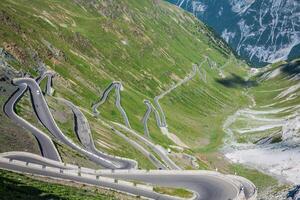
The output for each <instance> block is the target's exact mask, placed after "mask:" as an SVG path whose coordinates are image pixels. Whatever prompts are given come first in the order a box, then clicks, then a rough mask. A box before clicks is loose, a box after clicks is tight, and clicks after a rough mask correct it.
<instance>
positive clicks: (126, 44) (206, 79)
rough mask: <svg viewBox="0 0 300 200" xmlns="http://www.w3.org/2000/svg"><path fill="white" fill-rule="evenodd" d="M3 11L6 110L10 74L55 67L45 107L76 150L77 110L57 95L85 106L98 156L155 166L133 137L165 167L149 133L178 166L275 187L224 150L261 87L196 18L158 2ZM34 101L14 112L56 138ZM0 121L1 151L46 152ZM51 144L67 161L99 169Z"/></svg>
mask: <svg viewBox="0 0 300 200" xmlns="http://www.w3.org/2000/svg"><path fill="white" fill-rule="evenodd" d="M0 5H1V8H0V24H1V26H0V45H1V46H2V48H1V51H0V55H1V57H0V61H1V62H0V67H1V68H0V69H1V82H0V87H1V101H0V103H1V106H2V107H3V106H4V104H5V102H6V99H7V98H8V97H9V96H11V94H12V93H13V92H14V91H15V90H16V87H15V86H14V85H12V83H11V79H12V78H14V77H21V76H22V77H23V76H31V77H34V78H36V77H37V76H38V75H40V74H39V73H40V72H41V71H43V70H51V71H53V72H55V73H56V76H55V77H54V79H53V84H54V85H53V87H54V93H53V95H52V96H51V95H46V94H45V96H46V100H47V103H48V105H49V106H50V109H51V112H52V114H53V116H54V119H55V121H56V122H57V124H58V126H59V128H60V129H61V130H62V132H63V133H64V134H65V135H66V136H67V137H68V138H70V139H71V140H72V141H73V142H74V143H75V144H77V145H78V146H81V147H82V146H83V145H82V144H81V143H80V138H79V137H78V136H76V134H75V130H76V128H78V127H76V125H74V124H75V123H74V121H76V117H74V111H73V110H71V109H70V106H68V105H67V104H66V103H64V102H62V101H61V100H60V99H59V98H63V99H66V100H68V101H70V102H72V103H73V104H75V105H76V106H78V107H79V110H80V111H81V112H82V113H83V114H84V115H85V117H86V118H87V120H88V122H89V124H90V128H91V134H92V136H93V139H94V143H95V145H96V147H97V148H98V149H99V150H101V151H103V152H105V153H109V154H112V155H115V156H122V157H126V158H131V159H134V160H136V161H137V162H138V163H139V167H140V168H143V169H153V168H156V166H154V164H153V162H151V160H150V159H149V158H148V157H146V156H145V155H144V154H142V153H141V151H140V149H138V148H136V146H137V145H136V144H135V146H134V145H132V144H133V143H130V141H135V142H136V143H137V144H139V145H141V146H142V147H143V148H145V149H147V150H148V151H149V152H151V153H153V155H154V156H155V157H157V160H159V161H161V158H160V156H158V155H157V152H153V151H154V150H153V149H151V147H149V145H148V146H147V145H145V144H143V143H142V142H141V141H139V138H140V136H144V137H145V138H147V140H149V141H151V142H152V143H154V144H158V145H161V146H162V147H163V148H164V149H165V150H167V151H166V154H167V156H169V157H170V158H171V159H172V160H173V161H174V162H175V163H176V164H177V165H178V166H179V167H181V168H184V169H214V170H215V169H216V168H217V169H219V170H220V171H222V172H227V173H234V172H237V173H239V175H241V176H246V177H248V178H249V179H250V180H252V181H253V182H254V183H255V184H257V185H258V187H259V189H264V188H266V187H268V186H270V185H275V184H276V181H275V180H274V179H272V178H270V177H269V176H266V175H263V174H261V173H259V172H258V171H256V170H252V169H247V168H244V167H242V166H240V165H235V164H231V163H229V162H228V161H227V160H226V158H224V156H223V155H222V154H221V153H220V152H219V149H220V148H221V147H222V146H223V139H224V137H225V134H226V133H225V131H224V130H223V127H222V125H223V122H224V121H225V120H226V119H227V117H228V116H229V115H232V114H233V113H235V112H236V111H237V110H239V109H242V108H244V107H246V106H247V105H248V104H250V103H251V98H249V96H248V95H246V91H247V89H248V88H249V87H251V86H256V85H257V82H256V81H255V80H253V81H251V80H250V81H247V80H246V79H245V77H247V75H248V72H249V68H247V64H245V63H244V62H242V61H240V60H238V59H237V58H235V56H234V55H233V53H232V52H231V50H230V48H229V47H228V46H227V45H226V44H225V43H224V42H223V41H221V40H219V39H217V38H215V36H214V34H213V33H212V32H211V31H210V30H209V29H208V28H207V27H206V26H205V25H204V24H203V23H202V22H199V21H198V20H197V19H196V18H195V17H193V16H192V15H191V14H188V13H186V12H184V11H182V10H180V9H179V8H177V7H175V6H172V5H171V4H169V3H167V2H163V1H156V0H144V1H140V0H125V1H121V0H120V1H115V0H105V1H96V0H88V1H85V0H82V1H81V0H74V1H50V0H49V1H38V0H35V1H32V0H30V1H29V0H22V1H13V0H3V1H1V2H0ZM40 85H41V87H42V88H44V87H45V86H46V82H45V81H44V82H41V83H40ZM31 92H36V91H31ZM51 92H52V91H51ZM51 92H50V93H51ZM2 94H4V95H2ZM106 94H108V95H107V96H106ZM29 97H30V96H29V95H28V94H27V95H26V96H25V98H22V99H21V100H20V101H19V102H18V104H17V108H16V112H17V114H18V115H19V116H21V117H23V118H24V119H26V120H27V121H29V122H30V123H31V124H33V125H35V126H36V127H38V128H40V129H41V130H43V131H44V132H45V133H47V134H48V135H49V136H51V134H50V133H49V131H48V130H47V129H46V128H45V127H44V126H43V124H42V123H40V122H39V121H38V119H37V117H36V115H35V112H34V110H33V108H32V105H31V103H30V101H29V100H30V98H29ZM106 97H107V99H106ZM119 100H120V101H119ZM145 100H148V101H145ZM149 107H151V108H152V111H151V113H150V110H149ZM97 110H98V112H99V113H97ZM157 113H158V114H157ZM97 114H99V115H98V116H96V115H97ZM157 115H159V116H160V120H158V118H156V117H157ZM0 117H1V132H2V136H1V140H3V141H8V142H6V143H5V144H4V147H1V149H0V150H1V151H3V152H4V151H13V150H22V151H29V152H34V153H39V152H38V145H37V143H36V141H35V138H33V137H32V135H31V134H30V133H29V132H25V131H24V129H23V128H22V127H19V126H15V125H14V123H13V122H12V121H11V120H9V119H8V118H7V117H6V116H5V115H4V114H1V115H0ZM2 119H3V120H2ZM4 120H5V121H4ZM2 121H3V122H7V124H4V123H2ZM146 125H147V126H146ZM125 126H127V128H124V127H125ZM112 127H113V128H112ZM118 130H119V131H121V132H118ZM12 131H13V132H16V133H17V134H20V133H22V136H21V137H22V140H16V139H15V138H14V139H11V132H12ZM133 131H135V132H134V133H137V135H135V134H133ZM147 131H148V132H147ZM20 135H21V134H20ZM51 138H52V139H53V140H54V143H55V146H56V147H57V149H58V152H59V154H60V155H61V157H62V160H63V161H64V162H68V163H75V164H77V165H80V166H86V167H91V168H99V166H97V165H96V164H95V163H93V162H92V161H91V160H89V159H88V158H87V156H84V155H82V154H80V153H78V152H76V151H75V150H74V149H72V148H70V147H68V146H66V145H65V144H63V143H62V142H61V141H59V140H57V139H55V138H53V136H51ZM23 140H26V141H28V143H29V144H28V145H27V144H24V142H23ZM15 146H17V147H18V148H17V149H16V148H15ZM165 150H164V151H165ZM258 177H260V178H259V179H258Z"/></svg>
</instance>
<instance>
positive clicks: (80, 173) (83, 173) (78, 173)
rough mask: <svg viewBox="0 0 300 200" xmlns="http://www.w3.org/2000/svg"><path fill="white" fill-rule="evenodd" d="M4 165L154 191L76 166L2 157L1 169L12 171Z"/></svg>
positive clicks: (148, 186) (145, 185) (149, 187)
mask: <svg viewBox="0 0 300 200" xmlns="http://www.w3.org/2000/svg"><path fill="white" fill-rule="evenodd" d="M2 163H6V164H9V165H13V166H19V167H22V168H27V169H33V170H38V171H40V172H42V171H47V172H52V173H55V174H64V175H67V176H69V177H70V179H69V180H72V178H71V177H82V178H88V179H94V180H99V181H101V182H106V183H114V184H118V185H122V186H129V187H136V188H140V189H142V190H148V191H153V186H152V185H148V184H140V183H139V184H137V183H133V182H129V181H125V180H120V179H115V178H109V177H103V176H101V175H99V174H96V173H95V172H96V170H93V169H89V168H85V167H79V166H77V168H76V167H75V165H69V164H66V165H65V166H70V167H72V168H71V169H63V168H59V167H50V166H47V165H42V164H36V163H31V162H25V161H20V160H15V159H12V158H5V157H0V168H4V169H7V170H11V169H10V168H8V167H3V166H2V165H1V164H2ZM12 171H18V172H23V171H22V170H16V169H14V170H12ZM108 171H112V170H108ZM113 171H114V170H113ZM125 171H126V170H125ZM39 175H42V176H47V175H44V174H42V173H39ZM50 177H52V176H50ZM55 178H59V177H55ZM121 192H122V191H121Z"/></svg>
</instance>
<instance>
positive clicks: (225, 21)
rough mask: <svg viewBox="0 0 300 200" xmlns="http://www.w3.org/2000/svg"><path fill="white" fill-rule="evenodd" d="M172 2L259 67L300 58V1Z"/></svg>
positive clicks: (227, 0)
mask: <svg viewBox="0 0 300 200" xmlns="http://www.w3.org/2000/svg"><path fill="white" fill-rule="evenodd" d="M168 1H169V2H172V3H174V4H176V5H178V6H180V7H182V8H184V9H186V10H188V11H190V12H193V14H194V15H196V16H197V17H198V18H199V19H201V20H202V21H203V22H205V23H206V24H208V25H209V26H211V27H212V28H213V29H214V30H215V31H216V32H217V33H218V34H219V35H220V36H222V38H223V39H224V40H225V41H226V42H228V43H229V44H230V46H231V47H232V48H233V49H235V50H236V51H237V53H238V54H239V55H241V56H242V57H243V58H245V59H246V60H249V61H251V63H253V64H254V65H256V66H264V65H265V63H275V62H278V61H281V60H286V59H289V60H292V59H295V58H298V57H299V55H300V45H299V43H300V24H299V12H300V4H299V1H283V0H266V1H259V0H225V1H211V0H168Z"/></svg>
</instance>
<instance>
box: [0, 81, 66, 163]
mask: <svg viewBox="0 0 300 200" xmlns="http://www.w3.org/2000/svg"><path fill="white" fill-rule="evenodd" d="M27 89H28V88H27V84H25V83H24V84H23V83H20V84H19V85H18V89H17V90H16V91H15V92H14V93H13V94H12V95H11V96H10V98H9V99H8V100H7V102H6V103H5V105H4V107H3V110H4V113H5V114H6V115H7V116H8V117H9V118H10V119H11V120H12V121H14V122H15V123H17V124H19V125H21V126H22V127H23V128H25V129H27V130H28V131H29V132H31V133H32V134H33V135H34V137H35V138H36V139H37V142H38V144H39V147H40V151H41V154H42V155H43V156H44V157H46V158H49V159H52V160H56V161H61V158H60V155H59V153H58V151H57V149H56V147H55V145H54V144H53V142H52V140H51V138H50V137H49V136H48V135H47V134H46V133H44V132H43V131H41V130H39V129H38V128H36V127H35V126H33V125H31V124H30V123H29V122H28V121H26V120H25V119H23V118H21V117H20V116H18V115H17V114H16V112H15V106H16V103H17V102H18V101H19V100H20V98H21V97H22V96H23V95H24V93H25V92H26V91H27Z"/></svg>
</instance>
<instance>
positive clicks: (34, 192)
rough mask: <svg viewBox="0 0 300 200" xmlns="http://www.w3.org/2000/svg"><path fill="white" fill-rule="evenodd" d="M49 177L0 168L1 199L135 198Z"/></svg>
mask: <svg viewBox="0 0 300 200" xmlns="http://www.w3.org/2000/svg"><path fill="white" fill-rule="evenodd" d="M56 182H59V181H54V180H51V179H49V180H48V181H47V182H46V181H41V180H36V179H34V178H31V177H29V176H26V175H20V174H17V173H13V172H8V171H4V170H0V195H1V199H2V200H11V199H14V200H28V199H31V200H49V199H53V200H67V199H68V200H80V199H82V198H83V197H84V199H86V200H118V199H120V200H121V199H122V200H123V199H128V200H129V199H135V198H133V197H127V196H126V195H121V194H117V193H116V192H112V191H107V190H104V189H100V188H96V187H88V186H84V185H83V184H77V183H76V184H75V183H72V182H70V183H69V185H70V186H68V185H63V184H62V183H56Z"/></svg>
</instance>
